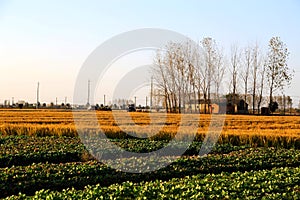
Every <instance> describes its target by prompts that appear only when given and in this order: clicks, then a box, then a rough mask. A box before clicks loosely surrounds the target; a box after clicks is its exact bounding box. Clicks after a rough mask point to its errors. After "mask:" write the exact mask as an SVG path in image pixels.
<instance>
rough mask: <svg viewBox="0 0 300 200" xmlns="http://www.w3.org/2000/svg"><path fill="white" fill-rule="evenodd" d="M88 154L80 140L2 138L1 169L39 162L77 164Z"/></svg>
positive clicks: (0, 142) (0, 148)
mask: <svg viewBox="0 0 300 200" xmlns="http://www.w3.org/2000/svg"><path fill="white" fill-rule="evenodd" d="M85 152H86V150H85V148H84V145H83V144H82V143H81V142H80V140H79V139H78V138H72V137H53V136H52V137H30V136H8V137H1V138H0V167H8V166H12V165H29V164H32V163H38V162H52V163H58V162H76V161H80V160H82V155H83V154H84V153H85Z"/></svg>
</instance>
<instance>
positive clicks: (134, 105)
mask: <svg viewBox="0 0 300 200" xmlns="http://www.w3.org/2000/svg"><path fill="white" fill-rule="evenodd" d="M134 107H136V96H135V97H134Z"/></svg>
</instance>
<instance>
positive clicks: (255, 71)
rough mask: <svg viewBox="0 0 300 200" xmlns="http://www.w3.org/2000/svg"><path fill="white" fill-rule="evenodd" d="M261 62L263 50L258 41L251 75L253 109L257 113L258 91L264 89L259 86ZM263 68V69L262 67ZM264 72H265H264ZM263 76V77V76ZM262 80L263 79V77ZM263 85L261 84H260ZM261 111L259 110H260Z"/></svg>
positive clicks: (254, 49) (254, 50)
mask: <svg viewBox="0 0 300 200" xmlns="http://www.w3.org/2000/svg"><path fill="white" fill-rule="evenodd" d="M261 63H262V55H261V52H260V51H259V47H258V44H257V43H256V45H255V47H254V48H253V51H252V68H251V75H252V110H253V114H255V104H256V102H257V94H256V92H257V91H260V89H261V91H263V88H260V89H259V88H258V87H259V85H258V84H259V83H258V73H261V72H262V71H261V72H259V70H260V67H261ZM262 70H263V69H262ZM263 74H264V72H263ZM261 78H263V77H261ZM260 81H263V80H262V79H261V80H260ZM262 86H263V82H262ZM260 87H261V86H260ZM258 109H259V108H258ZM258 112H259V111H258Z"/></svg>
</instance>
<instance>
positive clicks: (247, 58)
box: [241, 46, 253, 104]
mask: <svg viewBox="0 0 300 200" xmlns="http://www.w3.org/2000/svg"><path fill="white" fill-rule="evenodd" d="M252 62H253V57H252V48H251V47H250V46H248V47H247V48H245V50H244V66H243V71H242V73H241V77H242V79H243V82H244V101H245V104H246V102H247V95H248V80H249V74H250V67H251V65H252Z"/></svg>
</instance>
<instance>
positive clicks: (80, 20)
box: [0, 0, 300, 107]
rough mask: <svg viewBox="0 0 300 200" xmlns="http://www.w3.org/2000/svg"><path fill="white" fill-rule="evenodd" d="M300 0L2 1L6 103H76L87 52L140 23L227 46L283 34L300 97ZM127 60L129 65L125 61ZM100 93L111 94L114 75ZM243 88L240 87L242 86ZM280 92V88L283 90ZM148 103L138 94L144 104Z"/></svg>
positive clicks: (0, 61) (0, 60)
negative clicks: (11, 101)
mask: <svg viewBox="0 0 300 200" xmlns="http://www.w3.org/2000/svg"><path fill="white" fill-rule="evenodd" d="M299 10H300V2H299V1H297V0H287V1H279V0H278V1H274V0H273V1H272V0H266V1H259V0H254V1H252V0H248V1H234V0H227V1H217V0H212V1H196V0H191V1H188V2H187V1H180V0H175V1H172V0H167V1H158V0H154V1H138V0H128V1H122V0H113V1H88V2H86V1H71V0H67V1H63V2H62V1H33V0H28V1H14V0H13V1H6V0H3V1H0V28H1V29H0V30H1V31H0V71H1V78H0V85H1V86H0V103H3V101H4V100H11V98H12V97H14V99H15V101H18V100H27V101H29V102H35V101H36V85H37V82H40V91H41V94H40V102H47V103H50V102H55V98H56V97H57V98H58V101H59V102H63V101H64V99H65V97H67V98H68V101H69V102H72V97H73V90H74V83H75V80H76V77H77V74H78V72H79V70H80V68H81V66H82V64H83V63H84V61H85V60H86V59H87V57H88V56H89V54H90V53H91V52H92V51H93V50H94V49H95V48H96V47H97V46H99V45H100V44H101V43H103V42H104V41H106V40H108V39H109V38H111V37H113V36H115V35H118V34H120V33H123V32H126V31H130V30H134V29H139V28H161V29H169V30H173V31H176V32H179V33H181V34H183V35H186V36H188V37H190V38H191V39H193V40H195V41H200V40H202V38H204V37H212V38H214V39H215V40H216V41H217V42H218V44H219V45H220V46H222V47H223V48H224V49H226V50H228V49H230V46H231V45H232V44H237V45H238V46H240V47H244V46H245V45H247V44H253V43H255V42H258V44H259V45H260V47H261V48H266V47H267V45H268V41H269V39H270V38H271V37H272V36H280V37H281V39H282V41H283V42H284V43H286V44H287V46H288V49H289V51H290V53H291V54H290V57H289V61H288V65H289V66H290V67H291V68H292V69H294V70H295V76H294V78H293V81H292V84H291V86H290V87H289V88H286V92H285V94H286V95H290V96H291V97H292V98H293V103H294V107H295V106H297V105H298V103H299V100H300V88H299V87H298V86H299V85H300V39H299V35H300V22H299V19H300V13H299ZM131 59H132V60H131V61H130V62H129V61H128V59H127V61H126V59H125V60H123V61H120V62H116V65H118V67H119V68H118V69H119V70H120V69H122V67H123V68H124V71H126V69H125V68H128V67H129V65H134V64H137V63H139V64H140V63H142V62H146V63H149V62H151V58H143V56H139V57H137V58H136V60H135V61H134V60H133V58H131ZM127 66H128V67H127ZM106 79H107V81H106V82H105V83H103V84H101V86H99V88H100V93H99V95H98V96H96V99H97V101H99V102H100V103H101V101H102V100H101V98H102V95H103V94H107V102H108V101H109V100H111V99H109V98H111V97H110V96H111V95H110V93H111V90H112V87H113V84H112V82H113V81H110V80H113V78H110V77H107V78H106ZM240 92H242V91H240ZM279 94H280V93H279ZM142 103H144V98H143V97H142V98H139V102H138V104H142Z"/></svg>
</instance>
